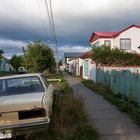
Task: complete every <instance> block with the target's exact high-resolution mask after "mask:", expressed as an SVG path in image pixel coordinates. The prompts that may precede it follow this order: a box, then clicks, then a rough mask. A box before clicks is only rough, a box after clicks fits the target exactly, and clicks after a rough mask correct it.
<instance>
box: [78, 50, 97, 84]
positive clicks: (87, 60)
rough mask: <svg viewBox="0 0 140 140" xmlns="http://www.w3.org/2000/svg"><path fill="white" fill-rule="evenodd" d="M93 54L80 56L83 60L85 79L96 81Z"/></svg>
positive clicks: (83, 75) (88, 53) (87, 53)
mask: <svg viewBox="0 0 140 140" xmlns="http://www.w3.org/2000/svg"><path fill="white" fill-rule="evenodd" d="M91 57H92V52H91V51H88V52H86V53H84V54H82V55H81V56H80V58H81V59H82V60H83V64H82V65H83V74H82V77H83V78H84V79H90V80H93V81H94V82H95V81H96V63H95V62H94V61H93V60H92V59H91Z"/></svg>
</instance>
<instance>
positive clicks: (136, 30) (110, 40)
mask: <svg viewBox="0 0 140 140" xmlns="http://www.w3.org/2000/svg"><path fill="white" fill-rule="evenodd" d="M89 42H90V45H91V47H98V46H102V45H105V46H110V47H111V48H119V49H121V50H126V51H128V52H136V53H140V26H139V25H135V24H133V25H131V26H129V27H127V28H125V29H123V30H121V31H119V32H93V33H92V36H91V38H90V41H89Z"/></svg>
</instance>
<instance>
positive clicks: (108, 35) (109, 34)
mask: <svg viewBox="0 0 140 140" xmlns="http://www.w3.org/2000/svg"><path fill="white" fill-rule="evenodd" d="M132 27H136V28H140V26H139V25H136V24H133V25H131V26H129V27H127V28H125V29H123V30H121V31H119V32H93V33H92V36H91V38H90V40H89V42H90V43H91V42H92V39H93V37H94V36H95V35H96V36H97V37H98V38H112V37H117V36H118V35H120V34H121V33H122V32H124V31H126V30H128V29H130V28H132Z"/></svg>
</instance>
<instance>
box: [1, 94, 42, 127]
mask: <svg viewBox="0 0 140 140" xmlns="http://www.w3.org/2000/svg"><path fill="white" fill-rule="evenodd" d="M43 95H44V93H43V92H40V93H28V94H21V95H12V96H3V97H0V126H3V125H13V124H18V123H19V122H20V123H21V121H23V122H24V123H25V122H27V123H28V122H30V121H29V120H32V119H35V118H36V116H35V114H37V115H38V116H39V115H40V114H39V113H42V112H41V111H43V110H41V109H42V108H43V106H42V99H43ZM33 113H35V114H33ZM40 117H42V116H41V115H40Z"/></svg>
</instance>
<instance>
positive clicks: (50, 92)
mask: <svg viewBox="0 0 140 140" xmlns="http://www.w3.org/2000/svg"><path fill="white" fill-rule="evenodd" d="M42 79H43V81H44V83H45V87H46V90H45V95H44V98H43V106H44V107H45V109H46V110H47V111H48V116H50V115H51V112H52V104H53V97H54V87H53V86H52V85H51V84H49V83H48V81H47V79H46V78H45V77H44V76H43V75H42Z"/></svg>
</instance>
